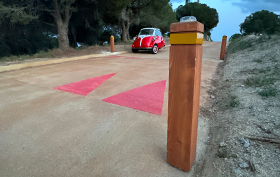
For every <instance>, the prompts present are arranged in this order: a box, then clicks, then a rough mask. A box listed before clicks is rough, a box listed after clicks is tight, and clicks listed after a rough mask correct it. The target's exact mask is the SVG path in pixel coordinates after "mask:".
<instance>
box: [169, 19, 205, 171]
mask: <svg viewBox="0 0 280 177" xmlns="http://www.w3.org/2000/svg"><path fill="white" fill-rule="evenodd" d="M170 32H171V34H170V44H171V47H170V56H169V57H170V58H169V99H168V131H167V162H168V163H169V164H170V165H172V166H175V167H178V168H180V169H182V170H184V171H190V170H191V167H192V165H193V162H194V160H195V156H196V142H197V126H198V111H199V96H200V81H201V64H202V44H203V32H204V25H203V24H201V23H199V22H196V21H194V22H179V23H173V24H171V26H170Z"/></svg>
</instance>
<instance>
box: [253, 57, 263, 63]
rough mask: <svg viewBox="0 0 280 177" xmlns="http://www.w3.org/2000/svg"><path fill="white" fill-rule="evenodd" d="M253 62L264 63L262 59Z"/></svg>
mask: <svg viewBox="0 0 280 177" xmlns="http://www.w3.org/2000/svg"><path fill="white" fill-rule="evenodd" d="M253 62H256V63H262V62H263V61H262V59H260V58H259V59H255V60H253Z"/></svg>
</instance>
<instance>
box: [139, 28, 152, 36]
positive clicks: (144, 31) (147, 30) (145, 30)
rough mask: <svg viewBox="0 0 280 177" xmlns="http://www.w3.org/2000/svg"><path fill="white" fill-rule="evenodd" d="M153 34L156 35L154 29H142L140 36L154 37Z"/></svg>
mask: <svg viewBox="0 0 280 177" xmlns="http://www.w3.org/2000/svg"><path fill="white" fill-rule="evenodd" d="M153 33H154V30H153V29H142V30H141V31H140V33H139V35H153Z"/></svg>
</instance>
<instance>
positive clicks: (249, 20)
mask: <svg viewBox="0 0 280 177" xmlns="http://www.w3.org/2000/svg"><path fill="white" fill-rule="evenodd" d="M240 32H241V34H243V35H248V34H258V35H259V34H275V33H277V32H280V19H279V18H278V16H277V15H276V14H275V13H273V12H269V11H267V10H262V11H258V12H255V13H252V14H251V15H249V16H248V17H246V19H245V20H244V22H243V23H241V24H240Z"/></svg>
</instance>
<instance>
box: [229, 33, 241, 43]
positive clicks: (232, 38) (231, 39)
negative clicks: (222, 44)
mask: <svg viewBox="0 0 280 177" xmlns="http://www.w3.org/2000/svg"><path fill="white" fill-rule="evenodd" d="M241 37H242V35H241V34H239V33H236V34H233V35H232V36H231V37H230V38H229V41H234V40H236V39H239V38H241Z"/></svg>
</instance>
